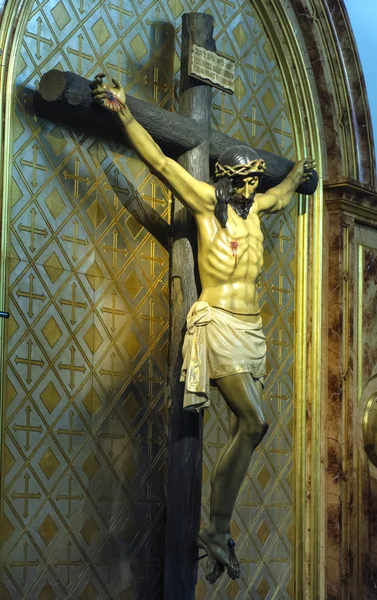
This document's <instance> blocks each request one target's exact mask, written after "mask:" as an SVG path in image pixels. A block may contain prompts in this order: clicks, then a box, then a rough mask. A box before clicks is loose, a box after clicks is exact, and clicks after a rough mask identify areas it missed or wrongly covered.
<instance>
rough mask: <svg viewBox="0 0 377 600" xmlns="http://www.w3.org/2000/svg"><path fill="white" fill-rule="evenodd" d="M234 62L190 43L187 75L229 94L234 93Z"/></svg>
mask: <svg viewBox="0 0 377 600" xmlns="http://www.w3.org/2000/svg"><path fill="white" fill-rule="evenodd" d="M234 71H235V62H234V61H232V60H231V59H229V58H227V57H225V56H222V55H221V54H217V52H213V51H212V50H206V48H203V47H202V46H197V44H192V46H191V52H190V54H189V75H190V76H191V77H195V79H200V81H204V82H205V83H209V84H210V85H212V86H213V87H216V88H219V89H220V90H223V91H224V92H228V93H230V94H233V93H234Z"/></svg>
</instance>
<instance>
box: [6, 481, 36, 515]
mask: <svg viewBox="0 0 377 600" xmlns="http://www.w3.org/2000/svg"><path fill="white" fill-rule="evenodd" d="M24 481H25V491H24V492H23V493H19V492H13V493H12V498H13V500H24V513H23V514H24V517H25V519H26V518H27V517H28V516H29V500H39V499H40V498H42V495H41V494H40V493H39V492H37V493H36V494H31V493H30V492H29V481H30V475H29V473H26V475H25V477H24Z"/></svg>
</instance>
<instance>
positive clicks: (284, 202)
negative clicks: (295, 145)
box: [256, 158, 315, 216]
mask: <svg viewBox="0 0 377 600" xmlns="http://www.w3.org/2000/svg"><path fill="white" fill-rule="evenodd" d="M312 169H315V161H314V160H308V159H306V158H304V159H303V160H300V161H299V162H297V163H296V164H295V166H294V167H293V169H292V171H291V172H290V173H289V175H287V177H286V178H285V179H284V181H282V182H281V183H279V185H276V186H275V187H273V188H270V189H269V190H268V191H267V192H266V193H265V194H257V196H256V202H257V203H258V214H259V216H263V215H264V214H268V213H272V212H277V211H278V210H281V209H282V208H285V207H286V206H288V204H289V203H290V201H291V199H292V196H293V194H294V193H295V191H296V190H297V188H298V186H299V185H301V183H304V182H305V181H308V180H309V179H310V177H311V176H312V173H311V171H312Z"/></svg>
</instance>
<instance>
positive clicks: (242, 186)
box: [232, 175, 259, 200]
mask: <svg viewBox="0 0 377 600" xmlns="http://www.w3.org/2000/svg"><path fill="white" fill-rule="evenodd" d="M258 183H259V178H258V176H257V175H248V176H246V177H237V176H236V177H233V179H232V188H233V194H235V195H236V196H238V197H239V198H240V199H241V198H242V199H243V200H249V199H250V198H251V197H252V196H254V194H255V191H256V189H257V187H258Z"/></svg>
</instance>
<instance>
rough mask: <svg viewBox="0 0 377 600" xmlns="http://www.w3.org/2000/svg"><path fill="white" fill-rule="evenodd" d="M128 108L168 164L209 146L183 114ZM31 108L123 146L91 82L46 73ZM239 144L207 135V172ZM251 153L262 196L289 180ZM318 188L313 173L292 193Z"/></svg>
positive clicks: (273, 161) (131, 101)
mask: <svg viewBox="0 0 377 600" xmlns="http://www.w3.org/2000/svg"><path fill="white" fill-rule="evenodd" d="M190 14H194V13H190ZM199 14H200V13H199ZM190 79H191V78H190ZM192 81H194V80H192ZM127 103H128V105H129V107H130V110H131V112H132V114H133V115H134V117H135V119H137V120H138V121H139V122H140V123H141V125H143V127H145V128H146V129H147V131H149V133H150V134H151V135H152V137H153V138H154V139H155V140H156V142H157V143H158V144H159V145H160V146H161V148H162V149H163V151H164V152H165V153H166V154H167V155H168V156H171V157H172V158H178V157H179V156H181V155H182V154H184V153H185V152H187V151H188V150H192V149H193V148H197V147H198V146H200V145H201V144H202V143H206V142H207V140H208V138H207V136H208V132H207V131H206V130H204V129H203V127H202V126H201V124H200V122H199V121H196V120H195V119H194V118H192V117H190V116H188V113H185V114H183V113H182V111H181V114H179V115H178V114H176V113H172V112H170V111H167V110H164V109H163V108H159V107H157V106H155V105H154V104H150V103H149V102H144V101H143V100H138V99H137V98H133V97H132V96H127ZM34 107H35V111H36V112H37V114H39V115H40V116H41V117H47V118H49V119H51V120H54V121H59V122H61V123H63V124H66V125H73V126H75V127H79V128H80V129H81V130H82V129H83V128H85V129H86V130H88V131H89V132H92V133H95V134H96V135H97V136H98V135H100V136H101V137H103V138H104V139H108V140H112V141H117V142H118V143H121V144H125V140H124V138H122V137H121V136H120V134H119V131H117V127H116V123H115V121H114V119H113V117H112V115H111V114H110V113H108V112H107V111H104V110H102V109H101V108H100V107H98V106H97V105H96V104H94V102H93V101H92V94H91V89H90V81H89V80H87V79H84V77H80V75H76V74H75V73H70V72H68V71H67V72H62V71H57V70H56V69H55V70H52V71H48V72H47V73H45V74H44V75H43V77H42V79H41V81H40V85H39V91H38V92H35V95H34ZM240 143H243V142H240V141H239V140H236V139H235V138H232V137H230V136H229V135H226V134H224V133H221V132H220V131H217V130H215V129H210V132H209V157H210V165H211V167H213V166H214V163H215V162H216V160H217V159H218V157H219V156H220V154H221V152H223V151H224V150H226V149H227V148H229V147H230V146H234V145H237V144H240ZM256 151H257V152H258V154H259V156H260V157H261V158H263V159H264V160H265V161H266V164H267V170H266V173H265V175H264V178H263V183H262V188H261V189H262V191H266V190H267V189H269V188H270V187H273V186H274V185H277V184H278V183H280V182H281V181H282V180H283V179H284V178H285V177H286V176H287V175H288V173H289V172H290V170H291V169H292V167H293V164H294V163H293V162H292V161H290V160H287V159H286V158H282V157H281V156H277V155H275V154H272V153H271V152H267V151H266V150H262V149H256ZM314 158H315V157H314ZM317 184H318V175H317V173H316V172H315V171H314V172H313V177H312V179H311V180H310V181H308V182H306V183H305V184H303V185H301V186H300V187H299V188H298V190H297V191H298V192H299V193H301V194H313V193H314V191H315V190H316V188H317Z"/></svg>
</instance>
